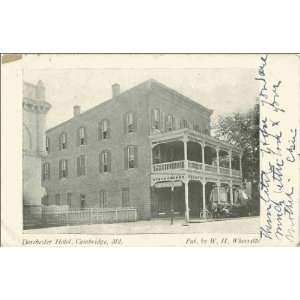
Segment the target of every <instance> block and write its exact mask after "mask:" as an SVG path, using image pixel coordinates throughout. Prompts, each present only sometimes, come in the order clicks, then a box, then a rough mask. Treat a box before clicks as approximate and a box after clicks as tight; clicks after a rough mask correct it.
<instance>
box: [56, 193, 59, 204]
mask: <svg viewBox="0 0 300 300" xmlns="http://www.w3.org/2000/svg"><path fill="white" fill-rule="evenodd" d="M55 205H60V194H55Z"/></svg>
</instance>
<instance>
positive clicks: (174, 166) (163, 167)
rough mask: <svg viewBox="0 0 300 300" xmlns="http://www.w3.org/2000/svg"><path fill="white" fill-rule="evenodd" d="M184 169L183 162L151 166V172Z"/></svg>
mask: <svg viewBox="0 0 300 300" xmlns="http://www.w3.org/2000/svg"><path fill="white" fill-rule="evenodd" d="M183 168H184V160H178V161H170V162H165V163H160V164H154V165H153V172H161V171H169V170H177V169H183Z"/></svg>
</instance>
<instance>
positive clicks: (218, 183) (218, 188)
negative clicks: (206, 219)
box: [217, 181, 221, 204]
mask: <svg viewBox="0 0 300 300" xmlns="http://www.w3.org/2000/svg"><path fill="white" fill-rule="evenodd" d="M220 185H221V183H220V182H219V181H218V182H217V192H218V204H219V203H220Z"/></svg>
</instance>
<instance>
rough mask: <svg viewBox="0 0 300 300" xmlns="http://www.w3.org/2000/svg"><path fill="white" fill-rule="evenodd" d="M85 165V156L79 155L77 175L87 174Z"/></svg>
mask: <svg viewBox="0 0 300 300" xmlns="http://www.w3.org/2000/svg"><path fill="white" fill-rule="evenodd" d="M85 165H86V162H85V156H84V155H80V156H79V157H77V176H82V175H85V174H86V170H85Z"/></svg>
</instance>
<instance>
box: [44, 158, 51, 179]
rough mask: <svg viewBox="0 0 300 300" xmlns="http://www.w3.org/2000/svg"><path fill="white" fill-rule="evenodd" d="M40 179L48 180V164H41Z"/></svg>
mask: <svg viewBox="0 0 300 300" xmlns="http://www.w3.org/2000/svg"><path fill="white" fill-rule="evenodd" d="M42 179H43V180H48V179H50V164H49V163H48V162H46V163H44V164H43V171H42Z"/></svg>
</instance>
